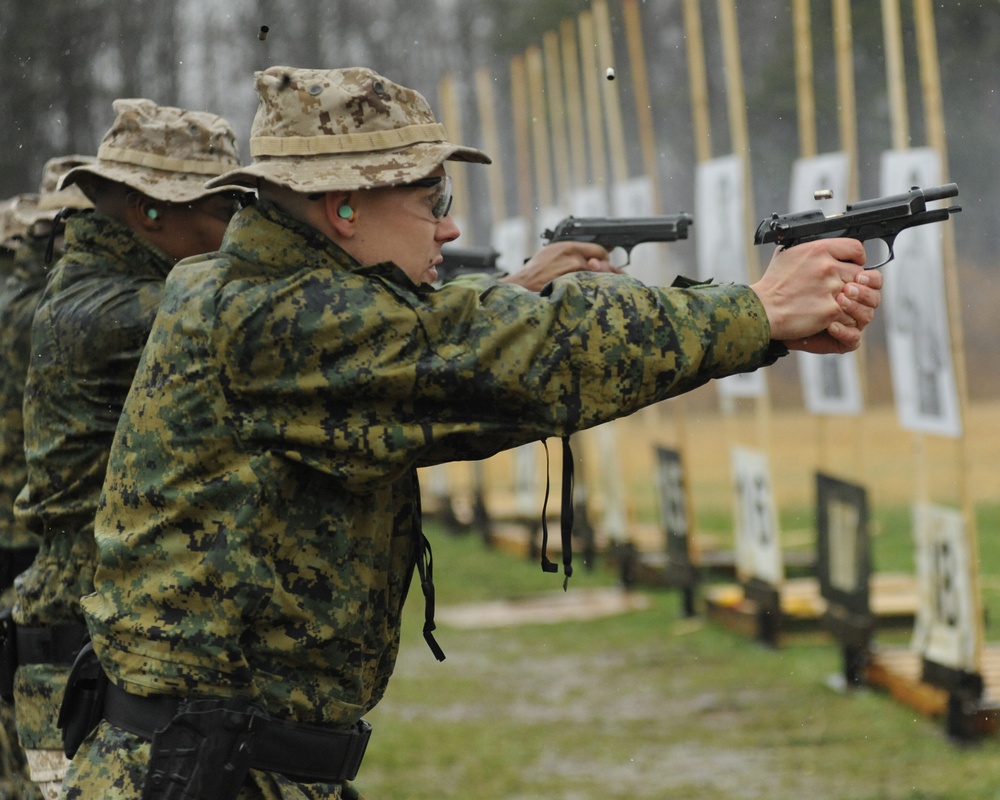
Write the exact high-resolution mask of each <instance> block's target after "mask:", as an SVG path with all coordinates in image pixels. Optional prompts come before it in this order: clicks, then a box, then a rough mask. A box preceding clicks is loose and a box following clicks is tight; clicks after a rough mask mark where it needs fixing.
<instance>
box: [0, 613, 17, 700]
mask: <svg viewBox="0 0 1000 800" xmlns="http://www.w3.org/2000/svg"><path fill="white" fill-rule="evenodd" d="M16 669H17V623H15V622H14V617H13V614H12V611H11V609H9V608H7V609H4V610H3V611H0V700H4V701H6V702H8V703H10V702H12V701H13V700H14V671H15V670H16Z"/></svg>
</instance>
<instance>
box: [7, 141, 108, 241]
mask: <svg viewBox="0 0 1000 800" xmlns="http://www.w3.org/2000/svg"><path fill="white" fill-rule="evenodd" d="M95 161H96V159H95V158H93V157H92V156H78V155H72V156H57V157H56V158H50V159H49V160H48V161H46V162H45V166H44V167H43V168H42V182H41V185H40V186H39V187H38V196H37V198H36V202H34V203H30V204H18V205H16V206H15V207H14V215H15V217H16V218H17V220H18V221H19V222H21V223H22V224H23V225H25V226H27V227H28V228H29V229H30V228H31V227H33V226H34V225H35V223H37V222H52V221H53V220H54V219H55V218H56V215H57V214H58V213H59V212H60V211H61V210H62V209H64V208H74V209H78V210H79V209H84V208H93V207H94V204H93V203H91V202H90V199H89V198H88V197H87V196H86V195H85V194H84V193H83V192H82V191H80V187H79V186H66V187H65V188H63V189H60V188H59V182H60V180H62V177H63V176H64V175H65V174H66V173H67V172H69V171H70V170H71V169H75V168H76V167H79V166H83V165H86V164H93V163H94V162H95Z"/></svg>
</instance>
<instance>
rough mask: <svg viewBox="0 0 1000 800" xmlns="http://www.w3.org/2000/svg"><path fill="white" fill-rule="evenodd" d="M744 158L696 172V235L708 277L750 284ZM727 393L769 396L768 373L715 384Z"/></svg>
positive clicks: (704, 165) (702, 271)
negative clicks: (765, 377)
mask: <svg viewBox="0 0 1000 800" xmlns="http://www.w3.org/2000/svg"><path fill="white" fill-rule="evenodd" d="M743 184H744V171H743V161H742V159H741V158H740V157H739V156H736V155H730V156H722V157H720V158H713V159H710V160H708V161H703V162H701V163H700V164H698V166H697V170H696V173H695V213H694V219H695V223H696V224H695V226H694V228H693V234H692V235H693V238H694V240H695V252H696V254H697V258H698V275H699V277H700V278H701V280H703V281H707V280H713V281H715V282H716V283H742V284H746V283H749V282H750V281H749V275H750V271H749V267H748V264H747V247H746V237H747V232H746V219H747V218H746V213H745V202H744V197H745V192H744V185H743ZM715 385H716V388H717V389H718V391H719V394H720V395H721V396H722V397H763V396H764V394H765V393H766V391H767V383H766V382H765V380H764V371H763V370H759V369H758V370H755V371H754V372H744V373H739V374H737V375H730V376H729V377H726V378H721V379H720V380H718V381H716V382H715Z"/></svg>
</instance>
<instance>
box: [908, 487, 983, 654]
mask: <svg viewBox="0 0 1000 800" xmlns="http://www.w3.org/2000/svg"><path fill="white" fill-rule="evenodd" d="M913 538H914V543H915V545H916V562H917V588H918V591H919V593H920V596H919V604H918V607H917V617H916V622H915V624H914V628H913V638H912V647H913V649H914V650H916V651H917V652H919V653H920V654H921V655H922V656H923V657H924V658H925V659H926V660H928V661H932V662H934V663H935V664H940V665H942V666H945V667H949V668H951V669H955V670H963V671H966V672H978V671H979V668H980V665H979V664H977V663H975V662H976V653H977V652H978V648H977V640H976V638H977V636H978V635H979V634H978V626H977V624H976V620H975V619H974V614H975V613H976V612H975V609H976V608H978V605H979V604H978V602H977V598H975V597H974V596H973V587H974V586H975V585H976V581H975V580H974V576H973V573H972V569H974V565H973V564H972V562H971V559H970V558H969V546H968V539H967V537H966V532H965V525H964V522H963V518H962V514H961V513H960V512H959V511H957V510H955V509H951V508H945V507H942V506H936V505H930V504H927V505H920V506H916V507H914V509H913Z"/></svg>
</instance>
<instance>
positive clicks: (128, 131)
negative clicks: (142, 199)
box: [60, 98, 243, 203]
mask: <svg viewBox="0 0 1000 800" xmlns="http://www.w3.org/2000/svg"><path fill="white" fill-rule="evenodd" d="M113 108H114V110H115V114H116V115H117V116H116V118H115V121H114V124H113V125H112V126H111V129H110V130H109V131H108V132H107V133H106V134H105V135H104V139H103V140H102V141H101V146H100V148H99V149H98V151H97V161H96V162H94V163H93V164H88V165H83V166H79V167H76V168H75V169H73V170H71V171H70V172H69V173H67V175H66V176H65V177H64V178H63V180H62V183H61V184H60V187H61V188H65V187H66V186H68V185H69V184H71V183H77V182H79V183H80V188H82V189H83V190H84V192H86V191H87V190H88V189H87V181H86V176H87V175H97V176H100V177H102V178H106V179H108V180H112V181H117V182H118V183H124V184H125V185H126V186H129V187H130V188H132V189H135V190H136V191H137V192H142V194H144V195H146V196H147V197H151V198H153V199H154V200H160V201H162V202H164V203H190V202H191V201H192V200H197V199H199V198H201V197H205V196H206V195H209V194H213V193H218V192H223V191H232V190H233V189H237V190H239V191H243V189H242V188H241V187H237V186H228V185H216V186H213V187H212V188H211V189H209V188H207V187H206V186H205V181H207V180H208V179H209V178H213V177H216V176H218V175H222V174H223V173H225V172H227V171H229V170H231V169H233V168H234V167H238V166H239V164H240V158H239V154H238V151H237V147H236V134H235V133H234V132H233V128H232V126H231V125H230V124H229V123H228V122H227V121H226V120H224V119H223V118H222V117H219V116H216V115H215V114H210V113H208V112H205V111H187V110H185V109H183V108H174V107H172V106H160V105H157V104H156V103H154V102H153V101H152V100H146V99H143V98H132V99H121V100H115V102H114V103H113Z"/></svg>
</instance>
